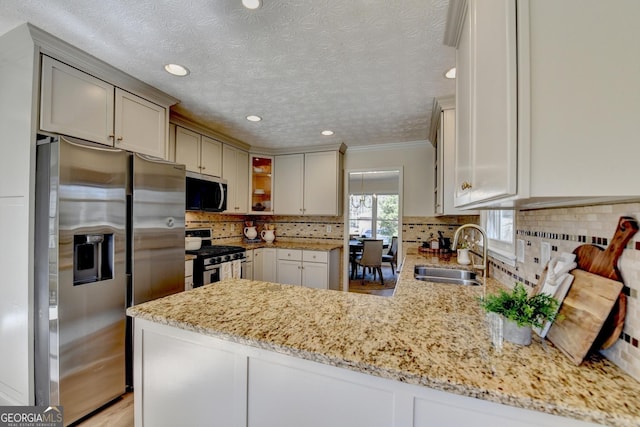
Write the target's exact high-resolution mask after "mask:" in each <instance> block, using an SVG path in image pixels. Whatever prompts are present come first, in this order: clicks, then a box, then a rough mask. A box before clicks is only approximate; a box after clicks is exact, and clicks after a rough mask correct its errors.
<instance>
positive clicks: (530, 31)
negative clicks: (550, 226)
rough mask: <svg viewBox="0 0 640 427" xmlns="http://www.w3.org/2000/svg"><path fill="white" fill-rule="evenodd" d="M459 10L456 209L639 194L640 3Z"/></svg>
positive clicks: (473, 0)
mask: <svg viewBox="0 0 640 427" xmlns="http://www.w3.org/2000/svg"><path fill="white" fill-rule="evenodd" d="M450 7H451V8H452V11H453V12H454V13H451V14H450V18H451V19H450V20H449V22H448V25H447V31H446V35H445V42H446V43H447V44H450V45H454V46H456V48H457V52H456V58H457V73H458V75H457V78H456V86H457V87H456V91H457V94H456V95H457V96H456V98H457V99H456V113H457V121H456V123H457V129H456V132H457V140H456V168H457V169H456V186H457V187H456V205H457V206H459V207H461V206H462V207H465V208H467V207H521V208H527V207H528V208H536V207H547V206H548V207H551V206H563V205H564V206H567V205H576V204H585V203H598V202H603V203H604V202H612V201H622V200H634V199H635V200H637V199H639V198H640V188H639V187H638V186H637V181H638V179H640V171H638V168H637V165H636V163H637V160H636V159H637V158H639V157H640V145H639V144H637V135H638V132H637V131H638V129H637V125H635V122H636V121H637V120H635V117H638V116H639V115H640V103H638V102H637V99H638V96H637V94H638V93H640V79H638V78H637V70H638V69H640V55H630V54H629V53H630V52H635V51H637V46H636V44H637V43H636V41H637V40H638V39H640V27H639V26H638V25H637V23H636V20H637V16H640V2H637V1H635V0H614V1H612V2H587V3H585V2H584V1H581V0H563V1H562V2H557V1H553V0H535V1H530V0H467V1H452V2H451V3H450ZM577 11H579V14H578V13H577ZM593 22H598V25H596V26H594V25H592V23H593ZM621 28H624V29H625V31H620V29H621ZM599 46H602V47H603V48H601V49H600V48H598V47H599ZM594 49H596V50H597V51H598V55H594V54H593V52H594ZM620 58H624V60H622V61H621V60H620ZM613 64H616V65H615V66H614V65H613ZM467 169H468V170H467ZM463 187H464V188H463Z"/></svg>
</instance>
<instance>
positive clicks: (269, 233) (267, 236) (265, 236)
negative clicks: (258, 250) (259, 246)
mask: <svg viewBox="0 0 640 427" xmlns="http://www.w3.org/2000/svg"><path fill="white" fill-rule="evenodd" d="M265 227H266V226H265ZM260 237H262V240H264V241H265V242H267V243H272V242H273V241H274V240H275V238H276V234H275V231H274V230H268V229H265V230H262V232H261V233H260Z"/></svg>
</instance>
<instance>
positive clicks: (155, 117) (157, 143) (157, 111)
mask: <svg viewBox="0 0 640 427" xmlns="http://www.w3.org/2000/svg"><path fill="white" fill-rule="evenodd" d="M41 78H42V87H41V102H40V128H41V129H42V130H45V131H49V132H54V133H60V134H63V135H69V136H73V137H76V138H81V139H86V140H89V141H93V142H97V143H100V144H104V145H109V146H115V147H117V148H122V149H124V150H130V151H134V152H137V153H142V154H147V155H150V156H155V157H159V158H167V130H168V112H167V109H166V108H164V107H162V106H160V105H157V104H155V103H153V102H149V101H147V100H145V99H143V98H140V97H139V96H137V95H134V94H132V93H129V92H127V91H125V90H122V89H120V88H117V87H114V86H113V85H111V84H109V83H107V82H105V81H103V80H100V79H98V78H95V77H93V76H91V75H89V74H87V73H84V72H82V71H80V70H78V69H76V68H73V67H70V66H68V65H66V64H64V63H62V62H60V61H57V60H55V59H52V58H50V57H48V56H45V55H43V56H42V73H41Z"/></svg>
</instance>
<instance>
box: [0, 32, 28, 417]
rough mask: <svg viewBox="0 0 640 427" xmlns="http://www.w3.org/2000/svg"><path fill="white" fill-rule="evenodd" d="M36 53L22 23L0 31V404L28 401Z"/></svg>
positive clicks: (20, 403) (21, 403) (25, 403)
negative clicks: (0, 242)
mask: <svg viewBox="0 0 640 427" xmlns="http://www.w3.org/2000/svg"><path fill="white" fill-rule="evenodd" d="M35 60H36V53H35V49H34V45H33V43H32V42H31V38H30V36H29V34H28V31H27V29H26V27H24V26H22V27H19V28H17V29H16V30H13V31H11V32H9V33H8V34H6V35H4V36H2V37H0V94H2V95H1V96H0V129H1V130H2V136H1V137H0V144H1V149H2V156H0V236H2V244H1V245H0V272H1V273H2V284H1V285H0V405H2V404H5V405H6V404H11V405H33V400H34V396H33V392H32V386H31V384H32V383H33V381H32V379H33V308H32V299H33V298H32V295H33V273H32V271H33V256H32V255H31V254H32V252H33V238H32V237H33V233H32V232H31V230H32V229H33V228H32V224H33V214H32V213H33V209H32V206H33V191H32V190H33V188H34V182H33V179H32V177H33V176H35V168H34V165H35V130H34V128H35V113H34V111H33V105H35V104H34V99H35V96H36V95H37V90H36V88H37V86H35V81H34V78H35V77H34V64H35Z"/></svg>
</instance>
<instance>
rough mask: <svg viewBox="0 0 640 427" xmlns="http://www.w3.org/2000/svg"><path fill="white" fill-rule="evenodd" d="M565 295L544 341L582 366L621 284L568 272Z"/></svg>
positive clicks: (576, 271)
mask: <svg viewBox="0 0 640 427" xmlns="http://www.w3.org/2000/svg"><path fill="white" fill-rule="evenodd" d="M571 274H573V276H574V278H575V279H574V281H573V285H572V286H571V289H569V292H568V293H567V296H566V298H565V299H564V302H563V303H562V306H561V307H560V311H559V318H558V319H557V320H556V321H555V322H554V323H553V325H552V326H551V329H549V332H548V334H547V338H548V339H549V341H551V342H552V343H553V344H554V345H555V346H556V347H558V348H559V349H560V350H562V352H563V353H565V354H566V355H567V356H568V357H569V358H570V359H571V360H572V361H573V362H574V363H575V364H576V365H579V364H580V363H582V360H583V359H584V357H585V356H586V355H587V353H588V352H589V350H590V349H591V347H592V346H593V343H594V341H595V340H596V338H597V337H598V334H599V333H600V331H601V329H602V326H603V325H604V323H605V321H606V320H607V317H608V316H609V314H610V313H611V309H612V308H613V306H614V305H615V303H616V301H617V300H618V296H619V295H620V291H621V290H622V286H623V285H622V282H619V281H616V280H611V279H608V278H606V277H602V276H598V275H597V274H593V273H589V272H587V271H584V270H581V269H578V268H577V269H575V270H572V271H571Z"/></svg>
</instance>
